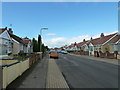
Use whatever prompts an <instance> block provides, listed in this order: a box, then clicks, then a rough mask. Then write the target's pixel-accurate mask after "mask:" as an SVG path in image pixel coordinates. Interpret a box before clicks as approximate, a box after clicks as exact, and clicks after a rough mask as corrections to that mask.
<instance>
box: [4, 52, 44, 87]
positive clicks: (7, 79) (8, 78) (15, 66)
mask: <svg viewBox="0 0 120 90" xmlns="http://www.w3.org/2000/svg"><path fill="white" fill-rule="evenodd" d="M41 58H42V55H41V54H35V55H31V56H30V57H29V58H28V59H26V60H19V61H16V62H14V63H11V64H4V65H2V81H3V83H2V88H6V87H7V86H8V85H9V84H10V83H11V82H12V81H14V80H15V79H16V78H17V77H19V76H20V75H22V74H23V72H25V71H26V70H27V69H29V68H30V67H31V66H32V64H34V63H35V62H36V61H37V60H40V59H41Z"/></svg>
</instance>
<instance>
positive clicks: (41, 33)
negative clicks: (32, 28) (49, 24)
mask: <svg viewBox="0 0 120 90" xmlns="http://www.w3.org/2000/svg"><path fill="white" fill-rule="evenodd" d="M42 30H48V28H41V29H40V36H41V42H40V52H42Z"/></svg>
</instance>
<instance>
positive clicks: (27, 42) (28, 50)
mask: <svg viewBox="0 0 120 90" xmlns="http://www.w3.org/2000/svg"><path fill="white" fill-rule="evenodd" d="M22 41H23V43H24V53H32V52H33V46H32V41H31V40H30V39H29V38H27V37H25V38H23V39H22Z"/></svg>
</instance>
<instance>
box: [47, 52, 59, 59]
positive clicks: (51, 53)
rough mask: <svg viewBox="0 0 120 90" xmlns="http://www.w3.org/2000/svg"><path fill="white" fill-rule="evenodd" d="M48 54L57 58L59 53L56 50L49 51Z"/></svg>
mask: <svg viewBox="0 0 120 90" xmlns="http://www.w3.org/2000/svg"><path fill="white" fill-rule="evenodd" d="M49 55H50V58H58V57H59V54H58V52H57V51H51V52H50V53H49Z"/></svg>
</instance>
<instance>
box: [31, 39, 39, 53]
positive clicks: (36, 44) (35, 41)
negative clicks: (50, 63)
mask: <svg viewBox="0 0 120 90" xmlns="http://www.w3.org/2000/svg"><path fill="white" fill-rule="evenodd" d="M32 42H33V52H37V51H38V42H37V40H35V38H33V40H32Z"/></svg>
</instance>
